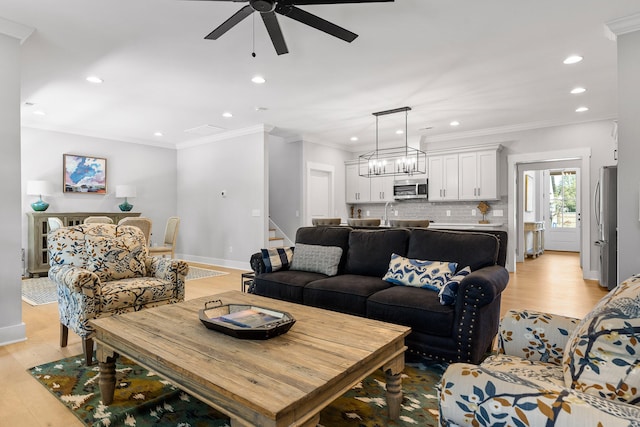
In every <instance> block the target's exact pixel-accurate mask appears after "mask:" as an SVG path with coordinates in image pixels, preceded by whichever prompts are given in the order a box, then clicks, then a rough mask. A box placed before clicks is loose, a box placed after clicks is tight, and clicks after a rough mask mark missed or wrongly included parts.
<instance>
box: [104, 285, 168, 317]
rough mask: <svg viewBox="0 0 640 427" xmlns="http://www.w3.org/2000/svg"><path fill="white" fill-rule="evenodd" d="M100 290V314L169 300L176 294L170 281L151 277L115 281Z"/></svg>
mask: <svg viewBox="0 0 640 427" xmlns="http://www.w3.org/2000/svg"><path fill="white" fill-rule="evenodd" d="M101 290H102V292H101V294H100V304H101V305H102V309H101V311H102V312H117V311H118V310H122V309H127V308H130V307H139V306H143V305H145V304H149V303H152V302H158V301H163V300H169V299H171V298H173V297H174V296H175V293H176V290H175V285H174V284H173V283H172V282H171V281H170V280H160V279H156V278H153V277H137V278H130V279H123V280H115V281H111V282H108V283H106V284H105V285H104V286H103V287H102V289H101Z"/></svg>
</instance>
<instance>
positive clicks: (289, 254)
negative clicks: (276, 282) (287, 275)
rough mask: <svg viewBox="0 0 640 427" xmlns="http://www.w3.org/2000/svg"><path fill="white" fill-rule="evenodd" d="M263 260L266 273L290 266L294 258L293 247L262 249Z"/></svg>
mask: <svg viewBox="0 0 640 427" xmlns="http://www.w3.org/2000/svg"><path fill="white" fill-rule="evenodd" d="M260 253H261V254H262V261H263V262H264V268H265V273H271V272H273V271H278V270H281V269H285V270H286V269H287V268H289V265H291V260H292V259H293V249H292V248H268V249H260Z"/></svg>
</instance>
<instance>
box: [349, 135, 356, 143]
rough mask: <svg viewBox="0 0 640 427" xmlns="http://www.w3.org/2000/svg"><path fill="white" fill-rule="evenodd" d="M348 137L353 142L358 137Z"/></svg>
mask: <svg viewBox="0 0 640 427" xmlns="http://www.w3.org/2000/svg"><path fill="white" fill-rule="evenodd" d="M349 139H350V140H351V141H354V142H355V141H357V140H358V137H357V136H352V137H351V138H349Z"/></svg>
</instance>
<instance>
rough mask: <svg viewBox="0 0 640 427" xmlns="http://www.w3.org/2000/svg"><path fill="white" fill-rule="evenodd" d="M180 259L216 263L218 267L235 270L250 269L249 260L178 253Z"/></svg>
mask: <svg viewBox="0 0 640 427" xmlns="http://www.w3.org/2000/svg"><path fill="white" fill-rule="evenodd" d="M179 258H180V259H183V260H185V261H191V262H198V263H200V264H210V265H218V266H220V267H228V268H235V269H237V270H249V271H250V270H251V264H249V262H248V261H247V262H242V261H234V260H228V259H221V258H210V257H202V256H197V255H184V254H182V255H180V257H179Z"/></svg>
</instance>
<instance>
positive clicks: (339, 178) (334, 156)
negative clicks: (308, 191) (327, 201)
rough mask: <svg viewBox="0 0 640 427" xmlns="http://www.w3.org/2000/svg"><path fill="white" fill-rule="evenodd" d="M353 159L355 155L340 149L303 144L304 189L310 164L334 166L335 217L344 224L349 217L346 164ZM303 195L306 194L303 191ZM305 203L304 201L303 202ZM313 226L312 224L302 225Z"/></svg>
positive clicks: (302, 213) (303, 216)
mask: <svg viewBox="0 0 640 427" xmlns="http://www.w3.org/2000/svg"><path fill="white" fill-rule="evenodd" d="M352 158H353V153H351V152H349V151H344V150H341V149H338V148H334V147H329V146H326V145H320V144H314V143H312V142H308V141H304V142H303V152H302V164H303V168H302V182H303V188H306V185H307V183H306V169H307V164H308V163H320V164H324V165H329V166H333V168H334V170H335V176H334V183H335V184H334V212H333V215H332V216H333V217H336V218H337V217H340V218H342V221H343V222H346V220H347V218H348V217H349V215H348V213H347V204H346V203H345V200H346V187H345V185H346V175H345V166H344V162H346V161H347V160H350V159H352ZM303 194H305V192H304V191H303ZM303 203H304V201H303ZM301 217H302V218H305V215H304V212H301ZM302 225H311V224H302Z"/></svg>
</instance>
